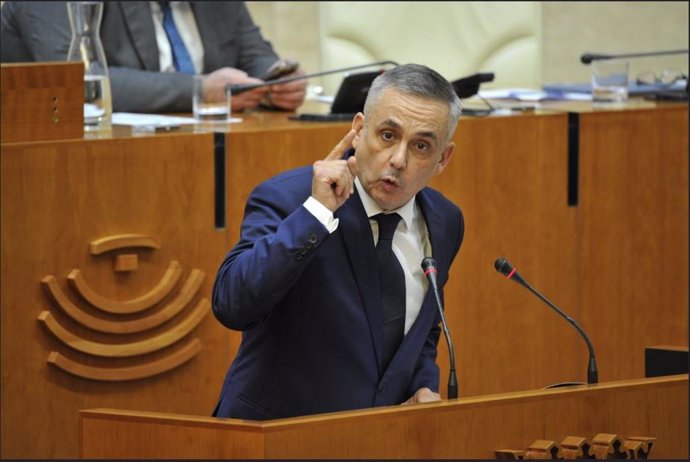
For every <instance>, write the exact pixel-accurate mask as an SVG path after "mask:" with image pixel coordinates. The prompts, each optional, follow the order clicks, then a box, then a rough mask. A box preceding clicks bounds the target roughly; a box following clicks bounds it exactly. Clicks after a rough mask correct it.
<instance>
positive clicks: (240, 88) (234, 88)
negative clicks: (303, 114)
mask: <svg viewBox="0 0 690 462" xmlns="http://www.w3.org/2000/svg"><path fill="white" fill-rule="evenodd" d="M388 64H390V65H392V66H397V65H398V63H396V62H395V61H376V62H373V63H369V64H360V65H359V66H351V67H342V68H340V69H331V70H330V71H323V72H315V73H313V74H305V75H295V76H292V77H283V78H281V79H275V80H266V81H265V82H261V83H244V84H237V85H228V86H227V87H226V88H228V89H229V90H230V94H231V95H239V94H240V93H244V92H245V91H249V90H254V89H255V88H262V87H270V86H271V85H279V84H281V83H290V82H296V81H298V80H307V79H311V78H314V77H322V76H324V75H331V74H338V73H340V72H349V71H356V70H357V69H364V68H365V67H373V66H385V65H388Z"/></svg>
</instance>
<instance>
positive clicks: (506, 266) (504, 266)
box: [494, 257, 513, 276]
mask: <svg viewBox="0 0 690 462" xmlns="http://www.w3.org/2000/svg"><path fill="white" fill-rule="evenodd" d="M494 268H496V271H498V272H499V273H501V274H502V275H504V276H508V275H509V274H510V272H511V271H513V265H511V264H510V263H508V260H506V259H505V258H503V257H501V258H498V259H496V261H495V262H494Z"/></svg>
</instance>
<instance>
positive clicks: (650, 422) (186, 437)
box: [80, 375, 688, 460]
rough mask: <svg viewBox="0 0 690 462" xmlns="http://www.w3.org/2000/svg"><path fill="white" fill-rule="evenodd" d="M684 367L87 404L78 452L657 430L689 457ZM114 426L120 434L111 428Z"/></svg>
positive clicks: (342, 448)
mask: <svg viewBox="0 0 690 462" xmlns="http://www.w3.org/2000/svg"><path fill="white" fill-rule="evenodd" d="M687 377H688V376H687V375H684V376H673V377H665V378H657V379H640V380H631V381H622V382H614V383H603V384H599V385H594V386H589V387H588V386H581V387H575V388H570V389H554V390H545V391H544V390H535V391H526V392H519V393H508V394H497V395H488V396H480V397H476V398H464V399H458V400H453V401H445V402H440V403H432V404H426V405H417V406H408V407H400V406H391V407H386V408H380V409H375V410H366V411H352V412H341V413H333V414H322V415H318V416H312V417H303V418H293V419H278V420H273V421H266V422H261V423H259V422H249V421H243V420H236V419H211V418H204V417H198V416H184V415H170V414H162V413H145V412H138V411H125V410H116V409H93V410H85V411H83V412H81V453H80V455H81V457H85V458H117V459H120V458H135V459H142V458H164V459H180V458H197V459H233V458H242V459H246V458H252V459H281V458H287V459H312V458H316V459H340V458H344V459H389V458H392V459H408V458H409V459H416V460H429V459H495V458H496V455H495V453H494V451H495V450H497V449H507V448H509V449H524V448H526V447H527V446H528V445H530V444H531V443H532V442H534V441H535V440H537V439H548V440H553V441H557V442H560V441H562V440H563V439H564V438H565V437H566V436H580V437H585V438H589V439H591V438H593V437H594V436H595V435H596V434H598V433H613V434H617V435H619V436H621V437H628V436H636V435H643V436H653V437H656V438H657V440H656V443H655V445H654V448H653V451H652V458H655V459H656V458H659V459H685V458H687V457H688V440H687V431H688V381H687ZM115 435H116V436H115Z"/></svg>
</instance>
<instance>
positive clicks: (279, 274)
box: [213, 64, 464, 420]
mask: <svg viewBox="0 0 690 462" xmlns="http://www.w3.org/2000/svg"><path fill="white" fill-rule="evenodd" d="M459 116H460V101H459V99H458V97H457V95H456V94H455V92H454V90H453V87H452V86H451V84H450V83H448V81H447V80H446V79H444V78H443V77H442V76H441V75H439V74H438V73H436V72H435V71H433V70H431V69H429V68H427V67H425V66H421V65H415V64H409V65H404V66H398V67H396V68H393V69H391V70H389V71H386V72H385V73H383V74H381V75H380V76H378V77H377V78H376V80H375V81H374V83H373V85H372V86H371V89H370V91H369V94H368V96H367V100H366V103H365V106H364V111H363V113H358V114H357V115H356V116H355V118H354V119H353V121H352V130H351V131H350V132H349V133H348V134H347V135H346V136H345V137H344V138H343V139H342V140H341V141H340V142H339V143H338V145H337V146H336V147H335V148H334V149H333V151H332V152H331V153H330V154H329V155H328V156H327V157H326V158H325V159H324V160H320V161H317V162H315V163H314V165H313V166H311V167H305V168H300V169H296V170H292V171H288V172H285V173H282V174H280V175H278V176H276V177H274V178H271V179H269V180H267V181H266V182H264V183H262V184H260V185H259V186H258V187H256V189H255V190H254V191H253V192H252V194H251V195H250V197H249V199H248V202H247V204H246V209H245V216H244V220H243V223H242V230H241V237H240V240H239V242H238V243H237V245H236V246H235V247H234V248H233V249H232V250H231V251H230V252H229V253H228V254H227V256H226V258H225V260H224V262H223V263H222V265H221V267H220V269H219V271H218V275H217V278H216V281H215V284H214V288H213V311H214V314H215V316H216V318H217V319H218V320H219V321H220V322H221V323H222V324H223V325H225V326H227V327H228V328H230V329H234V330H240V331H242V343H241V345H240V348H239V351H238V352H237V355H236V357H235V359H234V361H233V363H232V366H231V367H230V370H229V371H228V374H227V376H226V379H225V382H224V384H223V388H222V391H221V394H220V399H219V402H218V405H217V407H216V409H215V411H214V415H216V416H219V417H234V418H242V419H257V420H263V419H272V418H280V417H290V416H298V415H307V414H315V413H322V412H332V411H342V410H348V409H358V408H367V407H373V406H386V405H394V404H401V403H407V404H412V403H418V402H429V401H436V400H440V395H439V393H438V384H439V377H438V376H439V370H438V367H437V365H436V364H435V359H436V352H437V344H438V341H439V335H440V327H439V323H440V315H439V313H438V309H437V306H436V304H435V299H434V296H433V293H432V291H429V290H428V283H427V280H426V278H425V276H424V273H423V271H422V269H421V266H420V264H421V261H422V259H423V258H424V257H425V256H433V257H434V258H435V259H436V261H437V267H438V274H437V277H438V283H439V287H440V290H441V291H442V288H443V286H444V284H445V283H446V281H447V279H448V270H449V268H450V266H451V263H452V261H453V259H454V257H455V255H456V254H457V252H458V250H459V248H460V244H461V242H462V237H463V232H464V223H463V218H462V213H461V211H460V209H459V208H458V207H457V206H455V205H454V204H452V203H451V202H450V201H449V200H447V199H446V198H444V197H443V196H442V195H441V194H440V193H438V192H437V191H434V190H433V189H431V188H428V187H426V185H427V183H428V182H429V181H430V180H431V178H432V177H433V176H435V175H438V174H440V173H441V172H442V171H443V169H444V168H445V167H446V165H448V162H449V161H450V159H451V157H452V155H453V150H454V148H455V143H453V142H452V141H451V139H452V136H453V133H454V132H455V128H456V126H457V121H458V117H459ZM380 213H385V214H390V213H398V214H399V215H400V216H401V217H402V218H401V219H400V221H399V222H398V223H397V228H396V229H395V234H394V237H393V238H392V249H393V253H394V254H395V257H397V260H398V261H399V263H400V266H402V268H403V272H404V288H402V290H401V291H402V292H403V294H404V297H403V300H404V301H403V304H404V306H402V307H400V308H401V309H402V310H403V311H402V313H403V316H404V318H405V319H404V328H403V327H402V324H401V327H400V328H401V329H404V331H401V332H400V337H401V338H402V340H401V341H400V343H399V344H398V345H396V346H395V351H393V352H392V359H387V358H385V356H386V355H385V354H384V350H385V349H386V348H385V346H384V330H385V328H384V324H385V323H384V314H383V311H384V308H383V305H384V301H383V298H384V297H382V294H383V293H384V292H386V290H387V289H389V287H382V286H381V284H380V282H379V281H380V279H385V277H384V276H385V274H384V275H383V276H380V273H379V271H380V270H379V268H378V260H377V249H376V241H377V240H378V235H379V227H378V224H377V221H375V220H374V219H372V217H374V216H377V215H378V214H380ZM396 218H397V217H396ZM394 226H395V225H394ZM382 232H383V231H382ZM381 271H382V274H383V273H385V272H386V271H389V269H388V268H382V269H381ZM401 278H402V275H401ZM401 282H402V281H401ZM388 361H390V362H389V363H387V362H388Z"/></svg>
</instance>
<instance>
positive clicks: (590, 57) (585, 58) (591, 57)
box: [580, 50, 689, 64]
mask: <svg viewBox="0 0 690 462" xmlns="http://www.w3.org/2000/svg"><path fill="white" fill-rule="evenodd" d="M688 51H689V50H667V51H650V52H646V53H628V54H622V55H603V54H599V53H585V54H583V55H582V56H580V61H581V62H582V64H590V63H591V62H592V61H598V60H601V59H618V58H642V57H645V56H663V55H677V54H681V53H686V54H687V53H688Z"/></svg>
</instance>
